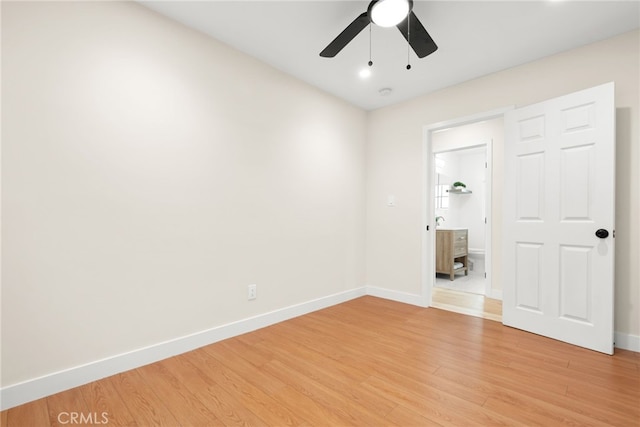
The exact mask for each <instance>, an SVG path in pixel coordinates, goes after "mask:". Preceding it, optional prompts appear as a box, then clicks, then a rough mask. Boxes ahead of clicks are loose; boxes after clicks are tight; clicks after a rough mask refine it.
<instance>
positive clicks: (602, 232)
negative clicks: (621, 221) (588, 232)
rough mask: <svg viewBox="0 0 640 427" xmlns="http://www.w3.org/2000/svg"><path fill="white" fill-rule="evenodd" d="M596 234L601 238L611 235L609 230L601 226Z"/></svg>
mask: <svg viewBox="0 0 640 427" xmlns="http://www.w3.org/2000/svg"><path fill="white" fill-rule="evenodd" d="M596 236H597V237H599V238H601V239H606V238H607V237H609V232H608V231H607V230H605V229H604V228H601V229H599V230H598V231H596Z"/></svg>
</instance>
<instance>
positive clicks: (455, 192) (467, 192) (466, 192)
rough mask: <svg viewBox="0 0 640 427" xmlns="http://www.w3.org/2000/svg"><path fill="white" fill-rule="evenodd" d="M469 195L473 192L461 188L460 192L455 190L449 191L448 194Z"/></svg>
mask: <svg viewBox="0 0 640 427" xmlns="http://www.w3.org/2000/svg"><path fill="white" fill-rule="evenodd" d="M471 193H473V191H471V190H467V189H466V188H463V189H462V190H458V189H456V188H451V189H449V194H471Z"/></svg>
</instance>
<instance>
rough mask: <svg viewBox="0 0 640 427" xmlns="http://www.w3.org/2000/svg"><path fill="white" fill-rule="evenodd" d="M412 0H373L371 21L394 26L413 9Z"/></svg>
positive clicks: (370, 14) (370, 6) (384, 25)
mask: <svg viewBox="0 0 640 427" xmlns="http://www.w3.org/2000/svg"><path fill="white" fill-rule="evenodd" d="M411 3H412V2H411V1H410V0H373V1H372V2H371V4H370V5H369V16H370V17H371V21H372V22H373V23H374V24H376V25H378V26H380V27H394V26H396V25H398V24H399V23H400V22H402V21H403V20H404V19H405V18H406V17H407V15H408V14H409V12H410V11H411Z"/></svg>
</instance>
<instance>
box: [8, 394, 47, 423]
mask: <svg viewBox="0 0 640 427" xmlns="http://www.w3.org/2000/svg"><path fill="white" fill-rule="evenodd" d="M6 412H7V424H6V425H7V426H8V427H12V426H15V427H23V426H48V425H50V421H49V408H48V407H47V399H46V398H44V399H38V400H34V401H33V402H29V403H25V404H24V405H20V406H16V407H14V408H11V409H9V410H7V411H6Z"/></svg>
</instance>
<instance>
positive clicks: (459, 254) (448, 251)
mask: <svg viewBox="0 0 640 427" xmlns="http://www.w3.org/2000/svg"><path fill="white" fill-rule="evenodd" d="M467 234H468V233H467V229H466V228H460V229H436V273H444V274H448V275H449V278H450V279H451V280H453V279H454V278H455V275H456V273H462V272H464V274H465V276H466V275H467V274H468V268H467V266H468V259H467V254H468V252H467V251H468V250H469V244H468V240H467ZM455 263H460V264H462V266H461V267H460V266H458V268H454V267H455Z"/></svg>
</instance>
